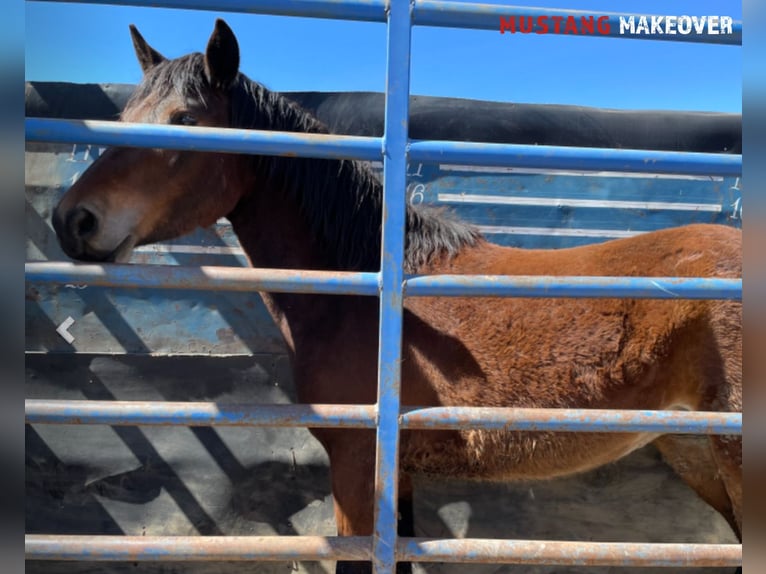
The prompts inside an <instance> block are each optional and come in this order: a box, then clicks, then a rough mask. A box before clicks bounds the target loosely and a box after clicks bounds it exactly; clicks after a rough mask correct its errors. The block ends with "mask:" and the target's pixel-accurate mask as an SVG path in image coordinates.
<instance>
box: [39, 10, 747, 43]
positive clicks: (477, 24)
mask: <svg viewBox="0 0 766 574" xmlns="http://www.w3.org/2000/svg"><path fill="white" fill-rule="evenodd" d="M32 1H35V0H32ZM37 1H41V0H37ZM48 1H52V2H85V3H88V4H108V5H115V4H116V5H123V6H146V7H154V8H181V9H194V10H212V11H215V12H242V13H248V14H274V15H282V16H303V17H312V18H332V19H344V20H357V21H367V22H385V20H386V14H385V10H386V6H387V4H388V3H387V2H386V1H385V0H342V1H340V0H259V1H258V2H253V1H252V0H48ZM511 15H513V16H523V17H532V18H537V17H539V16H548V17H553V16H563V17H564V18H566V17H567V16H570V15H571V16H575V17H579V16H581V15H582V16H586V17H587V16H591V15H594V16H596V17H598V16H602V15H603V16H608V17H609V26H610V31H609V33H607V34H599V35H600V36H603V37H607V38H609V37H612V38H635V39H639V40H668V41H672V42H695V43H706V44H728V45H741V44H742V22H741V21H735V22H734V23H733V25H732V34H726V35H722V34H719V35H708V34H697V33H696V32H694V31H692V33H690V34H686V35H684V34H674V35H671V36H668V35H661V34H640V35H635V36H630V35H620V33H619V30H620V16H624V17H629V16H631V14H629V13H620V12H601V11H599V12H596V11H585V10H556V9H548V8H527V7H523V6H513V5H506V6H497V5H491V4H469V3H462V2H442V1H439V0H416V1H415V8H414V24H415V25H417V26H441V27H448V28H469V29H474V30H497V31H498V32H499V30H500V17H506V18H507V17H508V16H511ZM550 32H551V33H554V30H553V28H551V31H550Z"/></svg>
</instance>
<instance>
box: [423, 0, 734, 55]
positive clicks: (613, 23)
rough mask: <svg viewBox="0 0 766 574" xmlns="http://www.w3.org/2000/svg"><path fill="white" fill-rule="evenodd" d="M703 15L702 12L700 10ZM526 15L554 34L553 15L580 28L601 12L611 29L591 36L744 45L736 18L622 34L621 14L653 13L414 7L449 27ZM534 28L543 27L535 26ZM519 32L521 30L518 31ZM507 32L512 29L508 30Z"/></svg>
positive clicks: (432, 22)
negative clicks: (725, 30)
mask: <svg viewBox="0 0 766 574" xmlns="http://www.w3.org/2000/svg"><path fill="white" fill-rule="evenodd" d="M700 15H702V14H700ZM717 15H718V16H728V14H717ZM511 16H514V17H524V18H533V19H534V20H535V22H536V21H537V18H539V17H541V16H547V18H548V22H547V24H548V33H551V34H554V33H555V28H554V22H553V21H552V20H551V19H552V18H553V17H554V16H555V17H561V18H564V20H566V18H567V17H568V16H574V17H575V18H576V19H577V25H578V30H580V27H579V24H580V17H581V16H585V17H588V16H593V17H594V18H595V19H598V18H599V17H600V16H607V17H608V20H607V22H608V24H609V32H608V33H606V34H601V33H596V34H594V35H593V36H590V35H589V37H603V38H625V39H636V40H668V41H671V42H695V43H704V44H727V45H742V22H741V21H734V22H733V24H732V33H731V34H704V33H703V34H697V33H696V32H694V30H692V32H691V33H690V34H620V17H624V18H629V17H631V16H633V17H634V18H636V19H638V18H639V17H640V16H650V15H649V14H629V13H621V12H601V11H597V10H569V9H565V8H532V7H526V6H510V5H506V6H497V5H494V4H479V3H463V2H441V1H439V0H416V1H415V11H414V23H415V25H420V26H444V27H449V28H471V29H474V30H494V31H496V32H498V33H499V32H500V18H506V19H507V18H509V17H511ZM563 29H564V26H563V24H562V25H561V27H560V31H559V34H563V33H564V31H563ZM534 30H535V31H537V30H540V28H539V27H537V26H536V27H535V29H534ZM517 33H518V32H517ZM506 34H507V35H508V36H511V34H510V32H507V31H506ZM572 36H573V37H575V38H577V37H582V36H583V35H582V34H580V35H572Z"/></svg>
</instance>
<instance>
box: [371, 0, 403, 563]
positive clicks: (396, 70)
mask: <svg viewBox="0 0 766 574" xmlns="http://www.w3.org/2000/svg"><path fill="white" fill-rule="evenodd" d="M388 18H389V20H388V29H387V64H386V66H387V67H386V112H385V132H384V136H383V145H384V149H383V151H384V155H383V158H384V159H383V231H382V242H381V243H382V245H381V269H380V274H381V292H380V338H379V343H378V345H379V346H378V417H379V419H378V431H377V435H376V455H375V518H374V526H373V528H374V531H373V532H374V535H373V545H372V551H373V560H372V569H373V573H374V574H390V573H393V572H394V570H395V568H396V540H397V531H396V529H397V523H398V512H397V499H398V486H399V400H400V393H401V368H400V366H401V357H402V307H403V303H404V292H403V286H404V271H403V261H404V229H405V227H406V213H405V212H406V208H405V205H406V204H405V201H406V188H407V141H408V126H409V100H410V34H411V30H412V28H411V18H412V13H411V4H410V2H409V1H407V0H400V1H399V2H393V3H391V4H390V5H389V7H388Z"/></svg>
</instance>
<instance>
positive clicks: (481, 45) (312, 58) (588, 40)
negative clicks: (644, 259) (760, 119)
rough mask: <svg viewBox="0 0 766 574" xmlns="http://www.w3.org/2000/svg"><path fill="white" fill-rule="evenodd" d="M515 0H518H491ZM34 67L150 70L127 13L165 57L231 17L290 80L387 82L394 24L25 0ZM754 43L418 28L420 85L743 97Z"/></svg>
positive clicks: (419, 89) (279, 75) (248, 60)
mask: <svg viewBox="0 0 766 574" xmlns="http://www.w3.org/2000/svg"><path fill="white" fill-rule="evenodd" d="M485 2H487V3H493V4H505V5H508V4H513V1H512V0H505V1H500V2H498V1H494V2H493V1H492V0H485ZM517 4H519V5H523V6H540V7H549V8H567V7H571V8H575V7H576V8H577V9H579V10H588V11H592V12H593V14H594V15H598V14H599V13H601V12H604V11H607V12H615V11H619V12H630V13H635V14H673V15H682V14H687V15H698V16H702V15H711V14H717V15H727V16H732V17H733V18H734V19H735V20H741V19H742V6H741V2H739V1H737V0H673V1H672V2H668V0H621V1H619V2H616V1H615V0H578V1H577V2H571V1H570V0H548V1H540V0H538V1H535V0H519V2H517ZM25 10H26V14H25V19H26V30H25V32H26V41H25V76H26V79H27V80H28V81H32V80H36V81H66V82H83V83H85V82H100V83H137V82H138V81H139V80H140V79H141V71H140V68H139V66H138V63H137V62H136V59H135V55H134V53H133V48H132V45H131V42H130V35H129V32H128V25H129V24H131V23H133V24H136V25H137V26H138V28H139V30H140V31H141V33H142V34H143V36H144V37H145V38H146V39H147V41H148V42H149V43H150V44H151V45H152V46H153V47H154V48H155V49H157V50H158V51H159V52H161V53H162V54H163V55H165V56H166V57H177V56H180V55H183V54H185V53H188V52H193V51H204V48H205V45H206V43H207V39H208V37H209V36H210V33H211V31H212V29H213V23H214V22H215V19H216V18H218V17H221V18H223V19H225V20H226V21H227V23H228V24H229V25H230V26H231V27H232V29H233V30H234V32H235V34H236V35H237V38H238V40H239V44H240V53H241V55H240V61H241V71H242V72H244V73H245V74H246V75H248V76H249V77H250V78H252V79H254V80H257V81H259V82H261V83H263V84H265V85H266V86H268V87H269V88H271V89H273V90H278V91H300V90H306V91H309V90H315V91H346V90H348V91H383V90H384V86H385V65H386V54H385V49H386V38H385V33H386V27H385V24H382V23H380V24H378V23H365V22H351V21H341V20H323V19H310V18H296V17H285V16H264V15H255V14H236V13H219V12H211V11H193V10H171V9H158V8H137V7H124V6H100V5H88V4H79V3H77V4H70V3H59V2H37V1H34V2H26V5H25ZM741 56H742V54H741V47H739V46H721V45H698V44H692V43H674V42H663V41H651V40H629V39H611V38H598V37H582V36H556V35H551V34H547V35H537V34H529V35H523V34H508V33H506V34H502V35H501V34H500V33H499V26H498V31H479V30H477V31H474V30H459V29H449V28H425V27H415V28H413V35H412V77H411V92H412V93H413V94H421V95H433V96H448V97H462V98H474V99H482V100H493V101H503V102H528V103H558V104H576V105H586V106H597V107H604V108H619V109H676V110H700V111H719V112H736V113H740V112H741V110H742V64H741V59H742V57H741Z"/></svg>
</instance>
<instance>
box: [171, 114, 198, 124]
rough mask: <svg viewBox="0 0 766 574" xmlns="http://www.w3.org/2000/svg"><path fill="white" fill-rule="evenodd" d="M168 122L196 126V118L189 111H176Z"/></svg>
mask: <svg viewBox="0 0 766 574" xmlns="http://www.w3.org/2000/svg"><path fill="white" fill-rule="evenodd" d="M170 123H171V124H176V125H182V126H196V125H197V118H195V117H194V116H193V115H191V114H190V113H189V112H178V113H175V114H173V115H172V116H171V117H170Z"/></svg>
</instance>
